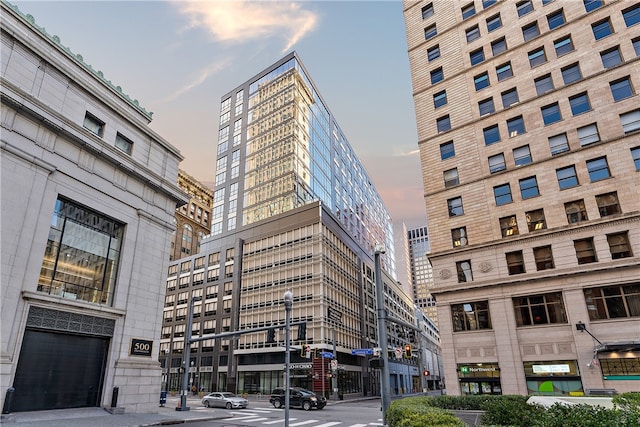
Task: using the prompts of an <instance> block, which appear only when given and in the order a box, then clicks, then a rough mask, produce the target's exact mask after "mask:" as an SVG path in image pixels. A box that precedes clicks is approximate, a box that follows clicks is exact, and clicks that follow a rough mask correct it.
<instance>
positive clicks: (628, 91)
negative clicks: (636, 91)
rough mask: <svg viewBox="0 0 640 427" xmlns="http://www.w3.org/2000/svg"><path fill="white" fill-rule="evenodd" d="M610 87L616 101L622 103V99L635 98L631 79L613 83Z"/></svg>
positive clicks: (626, 78) (627, 78)
mask: <svg viewBox="0 0 640 427" xmlns="http://www.w3.org/2000/svg"><path fill="white" fill-rule="evenodd" d="M609 86H610V87H611V94H612V95H613V100H614V101H620V100H621V99H625V98H629V97H630V96H633V89H632V88H631V80H630V79H629V77H625V78H624V79H620V80H616V81H615V82H611V83H609Z"/></svg>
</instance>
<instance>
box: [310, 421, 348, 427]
mask: <svg viewBox="0 0 640 427" xmlns="http://www.w3.org/2000/svg"><path fill="white" fill-rule="evenodd" d="M338 424H342V422H341V421H333V422H329V423H324V424H318V425H317V426H313V427H331V426H336V425H338Z"/></svg>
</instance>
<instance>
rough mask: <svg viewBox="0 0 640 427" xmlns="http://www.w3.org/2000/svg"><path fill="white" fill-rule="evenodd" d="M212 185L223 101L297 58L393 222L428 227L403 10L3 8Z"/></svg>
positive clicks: (313, 4)
mask: <svg viewBox="0 0 640 427" xmlns="http://www.w3.org/2000/svg"><path fill="white" fill-rule="evenodd" d="M10 3H11V4H13V5H16V6H18V8H19V10H20V11H21V12H22V13H23V14H25V15H26V14H31V15H33V17H34V18H35V22H36V24H37V25H38V26H40V27H44V29H45V30H46V31H47V33H49V34H51V35H57V36H58V37H59V38H60V42H61V44H62V45H63V46H66V47H68V48H69V49H70V50H71V51H72V52H73V53H74V54H80V55H82V57H83V59H84V62H86V63H87V64H89V65H91V66H92V67H93V68H94V69H95V70H100V71H102V72H103V73H104V76H105V78H106V79H107V80H110V81H111V82H112V83H113V84H114V85H116V86H121V87H122V89H123V92H124V93H125V94H127V95H128V96H129V97H130V98H132V99H137V100H138V101H139V103H140V105H141V106H142V107H143V108H145V109H146V110H147V111H151V112H153V121H152V122H151V128H152V129H153V130H155V131H156V132H157V133H158V134H160V135H161V136H162V137H163V138H164V139H166V140H167V141H168V142H169V143H171V144H172V145H174V146H175V147H177V148H178V149H179V150H180V152H181V154H182V155H183V156H184V160H183V161H182V163H181V164H180V168H181V169H183V170H184V171H186V172H187V173H188V174H190V175H191V176H193V177H194V178H196V179H197V180H199V181H202V182H212V181H213V179H214V166H215V153H216V144H217V129H218V117H219V109H220V101H221V98H222V96H223V95H224V94H225V93H227V92H229V91H230V90H232V89H234V88H235V87H237V86H239V85H240V84H242V83H244V82H245V81H246V80H248V79H250V78H251V77H253V76H254V75H256V74H257V73H259V72H260V71H261V70H263V69H264V68H266V67H268V66H269V65H271V64H272V63H274V62H276V61H277V60H279V59H280V58H281V57H283V56H284V55H286V54H287V53H289V52H291V51H293V50H295V51H296V52H297V53H298V54H299V56H300V58H301V60H302V62H303V63H304V65H305V66H306V68H307V70H308V71H309V74H310V76H311V79H312V80H313V81H314V83H315V84H316V87H317V88H318V90H319V92H320V93H321V94H322V97H323V98H324V100H325V102H326V103H327V105H328V107H329V109H330V110H331V112H332V113H333V114H334V116H335V117H336V120H337V122H338V123H339V125H340V127H341V128H342V130H343V132H344V133H345V136H346V137H347V139H348V140H349V142H350V144H351V146H352V147H353V149H354V150H355V152H356V154H357V155H358V157H359V158H360V159H361V161H362V162H363V164H364V166H365V169H366V170H367V173H368V174H369V176H370V177H371V179H372V180H373V183H374V185H375V186H376V188H377V189H378V192H379V193H380V195H381V196H382V198H383V200H384V202H385V204H386V205H387V207H388V209H389V210H390V212H391V215H392V218H393V221H394V223H399V222H404V223H405V224H406V225H407V227H409V228H414V227H419V226H422V225H426V214H425V208H424V199H423V186H422V180H421V173H420V161H419V155H418V146H417V132H416V124H415V114H414V109H413V100H412V95H411V92H412V89H411V78H410V71H409V60H408V55H407V42H406V36H405V28H404V18H403V14H402V2H401V1H400V0H389V1H298V2H291V1H277V0H276V1H267V0H261V1H257V0H253V1H241V0H210V1H186V0H179V1H56V0H53V1H10Z"/></svg>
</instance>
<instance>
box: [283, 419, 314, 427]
mask: <svg viewBox="0 0 640 427" xmlns="http://www.w3.org/2000/svg"><path fill="white" fill-rule="evenodd" d="M317 422H318V420H307V421H300V422H299V423H295V424H289V426H291V427H294V426H303V425H305V424H311V423H317Z"/></svg>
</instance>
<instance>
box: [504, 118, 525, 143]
mask: <svg viewBox="0 0 640 427" xmlns="http://www.w3.org/2000/svg"><path fill="white" fill-rule="evenodd" d="M507 130H508V131H509V137H511V138H513V137H514V136H518V135H520V134H523V133H525V132H526V130H525V128H524V120H523V119H522V116H518V117H514V118H512V119H509V120H507Z"/></svg>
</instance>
